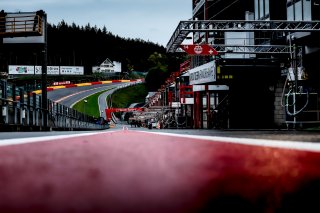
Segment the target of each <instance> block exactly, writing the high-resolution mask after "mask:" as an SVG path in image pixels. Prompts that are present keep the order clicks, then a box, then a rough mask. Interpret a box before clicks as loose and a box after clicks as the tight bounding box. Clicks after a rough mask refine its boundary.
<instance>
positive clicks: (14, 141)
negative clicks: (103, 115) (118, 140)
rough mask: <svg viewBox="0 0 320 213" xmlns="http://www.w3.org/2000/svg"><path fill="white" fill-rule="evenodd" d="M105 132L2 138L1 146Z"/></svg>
mask: <svg viewBox="0 0 320 213" xmlns="http://www.w3.org/2000/svg"><path fill="white" fill-rule="evenodd" d="M114 132H116V131H108V133H114ZM98 134H103V133H101V132H94V133H82V134H75V135H56V136H44V137H32V138H15V139H4V140H1V139H0V147H1V146H11V145H20V144H27V143H37V142H49V141H53V140H59V139H68V138H77V137H79V138H81V137H83V136H92V135H98Z"/></svg>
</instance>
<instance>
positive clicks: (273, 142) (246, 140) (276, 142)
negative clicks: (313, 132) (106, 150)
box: [139, 131, 320, 152]
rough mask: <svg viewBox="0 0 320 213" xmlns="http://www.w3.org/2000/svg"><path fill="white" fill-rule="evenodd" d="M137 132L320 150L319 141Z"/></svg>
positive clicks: (303, 149)
mask: <svg viewBox="0 0 320 213" xmlns="http://www.w3.org/2000/svg"><path fill="white" fill-rule="evenodd" d="M139 132H143V133H151V134H157V135H164V136H173V137H183V138H191V139H197V140H209V141H213V142H221V143H232V144H243V145H251V146H264V147H272V148H284V149H294V150H300V151H312V152H320V143H312V142H303V141H281V140H267V139H251V138H235V137H218V136H202V135H180V134H174V133H164V132H147V131H139ZM195 142H196V141H195Z"/></svg>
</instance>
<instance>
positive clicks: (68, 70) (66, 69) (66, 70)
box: [60, 66, 84, 75]
mask: <svg viewBox="0 0 320 213" xmlns="http://www.w3.org/2000/svg"><path fill="white" fill-rule="evenodd" d="M60 75H84V68H83V67H72V66H60Z"/></svg>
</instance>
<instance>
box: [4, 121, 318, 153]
mask: <svg viewBox="0 0 320 213" xmlns="http://www.w3.org/2000/svg"><path fill="white" fill-rule="evenodd" d="M111 126H112V125H110V127H111ZM123 130H126V131H131V132H137V133H144V134H154V135H163V136H171V137H180V138H189V139H196V140H200V141H194V142H197V143H199V142H201V141H204V140H205V141H212V142H216V143H230V144H242V145H251V146H262V147H272V148H282V149H293V150H299V151H312V152H320V143H312V142H302V141H280V140H266V139H251V138H235V137H217V136H201V135H200V136H199V135H180V134H173V133H163V132H148V131H136V130H135V131H132V130H129V129H128V128H126V129H125V127H123V129H122V130H114V131H107V132H94V133H82V134H75V135H58V136H46V137H33V138H18V139H4V140H0V146H9V145H19V144H26V143H36V142H46V141H52V140H58V139H67V138H76V137H79V138H81V137H83V136H92V135H105V134H111V133H115V132H117V133H118V132H120V133H121V132H123Z"/></svg>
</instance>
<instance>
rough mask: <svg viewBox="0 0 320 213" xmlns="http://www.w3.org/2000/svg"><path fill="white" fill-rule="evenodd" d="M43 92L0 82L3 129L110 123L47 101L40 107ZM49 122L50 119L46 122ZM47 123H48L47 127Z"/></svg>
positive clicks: (79, 127)
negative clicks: (46, 103)
mask: <svg viewBox="0 0 320 213" xmlns="http://www.w3.org/2000/svg"><path fill="white" fill-rule="evenodd" d="M41 98H42V97H41V96H40V95H36V94H34V93H32V92H25V91H24V90H23V88H17V87H16V86H15V85H8V84H7V82H6V81H4V80H1V81H0V109H1V113H0V131H23V130H31V131H40V130H44V131H47V130H97V129H107V128H109V125H108V124H107V123H105V122H103V121H102V120H100V119H99V118H94V117H92V116H89V115H86V114H83V113H81V112H78V111H76V110H74V109H72V108H69V107H66V106H64V105H61V104H59V103H55V102H53V101H51V100H48V109H43V108H42V107H41V105H42V100H41ZM45 121H47V122H45ZM45 123H47V124H48V126H47V127H45Z"/></svg>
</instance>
